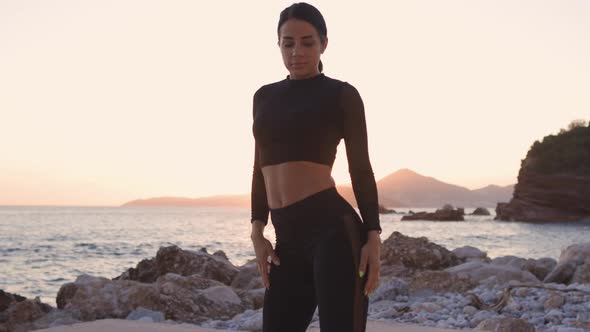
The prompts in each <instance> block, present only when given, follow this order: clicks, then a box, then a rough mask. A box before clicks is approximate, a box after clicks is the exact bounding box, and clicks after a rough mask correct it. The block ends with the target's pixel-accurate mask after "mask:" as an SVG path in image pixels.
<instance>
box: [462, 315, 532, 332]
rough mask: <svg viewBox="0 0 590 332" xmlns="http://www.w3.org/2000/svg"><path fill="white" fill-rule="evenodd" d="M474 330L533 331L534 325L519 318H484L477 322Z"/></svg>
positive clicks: (498, 331) (497, 331)
mask: <svg viewBox="0 0 590 332" xmlns="http://www.w3.org/2000/svg"><path fill="white" fill-rule="evenodd" d="M474 330H475V331H495V332H535V326H534V325H533V324H531V323H529V322H527V321H525V320H523V319H520V318H512V317H504V318H494V319H486V320H484V321H482V322H481V323H479V324H478V325H477V327H475V329H474Z"/></svg>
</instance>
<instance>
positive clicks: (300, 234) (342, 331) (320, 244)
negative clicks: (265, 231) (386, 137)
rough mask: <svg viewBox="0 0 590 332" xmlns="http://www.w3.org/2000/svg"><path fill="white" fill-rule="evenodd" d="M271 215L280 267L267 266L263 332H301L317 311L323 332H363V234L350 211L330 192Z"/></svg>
mask: <svg viewBox="0 0 590 332" xmlns="http://www.w3.org/2000/svg"><path fill="white" fill-rule="evenodd" d="M270 212H271V219H272V224H273V226H274V228H275V233H276V246H275V252H276V253H277V255H278V256H279V259H280V265H274V264H272V263H271V268H270V275H269V278H270V287H269V288H268V289H267V290H266V292H265V295H264V307H263V327H262V331H263V332H305V330H306V329H307V327H308V326H309V324H310V322H311V319H312V317H313V314H314V312H315V309H316V306H318V307H319V317H320V330H321V331H322V332H364V331H365V326H366V322H367V309H368V305H369V299H368V298H367V297H366V296H365V295H364V286H365V283H366V281H367V275H365V276H364V277H363V278H361V277H360V276H359V272H358V271H359V265H360V251H361V246H362V245H363V244H364V243H366V241H367V232H366V231H365V230H364V226H363V223H362V221H361V218H360V217H359V215H358V214H357V212H356V211H355V210H354V208H353V207H352V206H351V205H350V204H349V203H348V202H347V201H346V200H345V199H344V198H343V197H342V196H340V194H338V192H337V191H336V188H335V187H331V188H329V189H326V190H322V191H320V192H318V193H315V194H313V195H311V196H308V197H306V198H304V199H302V200H300V201H297V202H295V203H293V204H291V205H288V206H286V207H283V208H278V209H271V211H270ZM367 272H368V271H367Z"/></svg>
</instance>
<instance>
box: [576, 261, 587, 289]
mask: <svg viewBox="0 0 590 332" xmlns="http://www.w3.org/2000/svg"><path fill="white" fill-rule="evenodd" d="M572 283H578V284H590V264H588V263H584V264H582V265H580V266H578V267H577V268H576V271H575V272H574V275H573V277H572Z"/></svg>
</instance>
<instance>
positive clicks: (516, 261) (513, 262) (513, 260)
mask: <svg viewBox="0 0 590 332" xmlns="http://www.w3.org/2000/svg"><path fill="white" fill-rule="evenodd" d="M525 263H526V259H524V258H521V257H517V256H511V255H508V256H499V257H496V258H494V259H492V261H491V262H490V264H493V265H503V266H510V267H512V268H514V269H517V270H523V269H524V265H525Z"/></svg>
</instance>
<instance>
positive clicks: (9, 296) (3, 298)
mask: <svg viewBox="0 0 590 332" xmlns="http://www.w3.org/2000/svg"><path fill="white" fill-rule="evenodd" d="M26 299H27V298H26V297H24V296H20V295H18V294H13V293H8V292H5V291H3V290H1V289H0V312H2V311H4V310H6V309H8V307H10V305H11V304H13V303H15V302H22V301H24V300H26Z"/></svg>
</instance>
